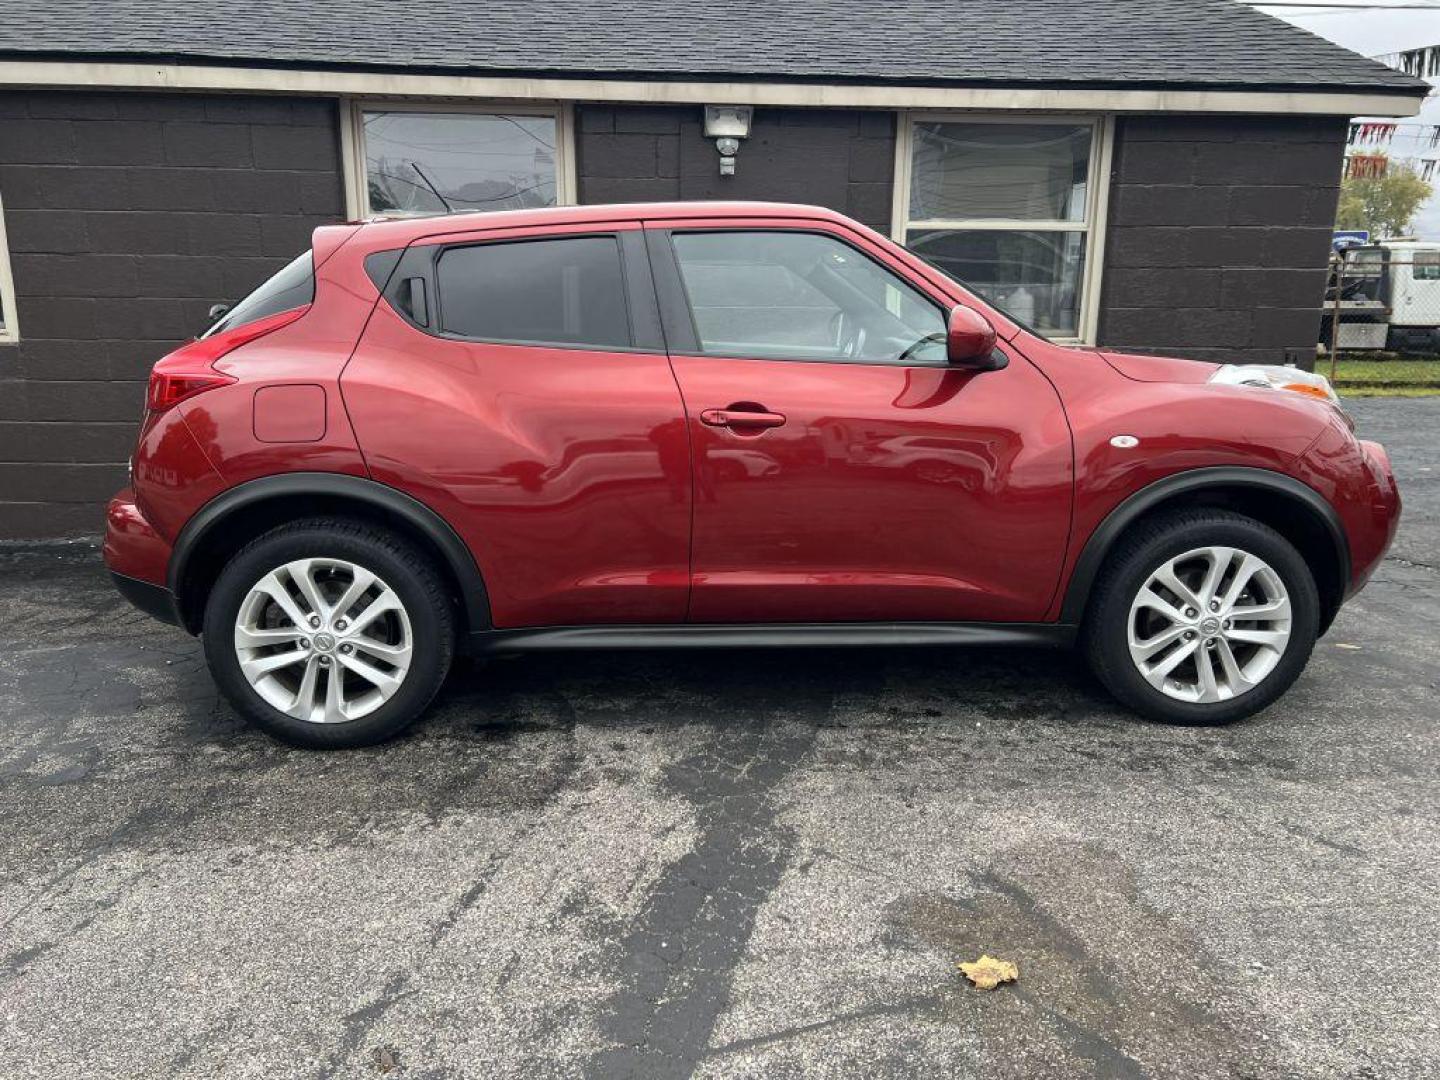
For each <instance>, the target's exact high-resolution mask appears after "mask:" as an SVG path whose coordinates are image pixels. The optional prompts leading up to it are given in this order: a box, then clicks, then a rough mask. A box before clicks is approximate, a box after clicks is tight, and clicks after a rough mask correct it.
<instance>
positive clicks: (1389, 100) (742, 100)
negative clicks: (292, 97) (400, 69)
mask: <svg viewBox="0 0 1440 1080" xmlns="http://www.w3.org/2000/svg"><path fill="white" fill-rule="evenodd" d="M3 85H10V86H55V87H88V88H94V87H108V88H113V89H124V90H210V91H226V92H232V93H271V94H314V95H332V94H334V95H349V94H354V95H363V96H366V97H389V96H396V97H425V98H441V97H454V98H484V99H487V100H497V99H498V100H512V101H616V102H651V103H666V104H694V105H703V104H707V103H709V104H713V103H714V102H717V101H720V102H724V103H725V104H727V105H772V106H773V105H784V106H797V107H809V108H827V107H828V108H860V109H984V110H986V111H992V112H993V111H997V110H1026V111H1052V110H1064V111H1069V112H1199V113H1271V114H1308V115H1325V116H1414V115H1415V114H1416V113H1417V112H1419V111H1420V104H1421V102H1422V100H1423V99H1422V98H1420V97H1407V96H1405V95H1403V94H1377V93H1331V92H1321V91H1316V92H1309V91H1306V92H1284V93H1275V92H1264V91H1245V90H1218V89H1216V90H1140V89H1136V90H1094V89H1086V88H1084V87H1058V86H1057V87H1054V88H1010V89H1005V88H974V87H937V86H888V85H887V86H846V85H836V84H818V83H809V84H805V83H767V82H664V81H654V82H644V81H630V80H621V79H567V78H513V77H498V76H497V77H491V76H485V75H407V74H386V73H381V72H352V71H328V70H295V69H289V68H244V67H216V66H203V65H191V64H128V63H108V62H71V61H52V60H5V61H0V86H3Z"/></svg>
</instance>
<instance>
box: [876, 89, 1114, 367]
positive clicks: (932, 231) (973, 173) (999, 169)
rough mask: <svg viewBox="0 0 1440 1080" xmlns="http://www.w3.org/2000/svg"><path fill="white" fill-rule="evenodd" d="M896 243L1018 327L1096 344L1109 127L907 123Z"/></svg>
mask: <svg viewBox="0 0 1440 1080" xmlns="http://www.w3.org/2000/svg"><path fill="white" fill-rule="evenodd" d="M900 130H901V138H900V140H899V142H900V147H899V153H900V158H899V160H898V162H897V166H896V180H897V182H896V200H895V201H896V215H895V217H896V220H895V238H896V239H897V240H899V241H900V242H901V243H903V244H904V245H905V246H907V247H909V248H910V249H911V250H913V251H915V252H916V253H917V254H919V255H922V256H923V257H925V258H926V259H929V260H930V261H931V262H933V263H935V264H936V265H937V266H939V267H940V268H941V269H943V270H945V271H946V272H947V273H949V274H951V275H953V276H954V277H956V278H959V279H960V280H961V281H963V282H964V283H965V284H966V285H968V286H970V287H971V288H972V289H974V290H975V292H977V293H979V294H980V295H981V296H983V297H985V298H986V299H987V300H990V301H992V302H994V303H995V304H996V305H998V306H999V307H1001V308H1003V309H1004V310H1005V311H1007V312H1008V313H1009V314H1011V315H1013V316H1014V317H1015V318H1016V319H1018V320H1019V321H1020V322H1023V323H1025V324H1027V325H1029V326H1033V327H1034V328H1035V329H1037V330H1039V331H1040V332H1041V333H1043V334H1045V335H1047V336H1049V337H1053V338H1056V339H1057V340H1061V341H1093V340H1094V332H1095V311H1096V302H1097V299H1098V297H1097V295H1096V294H1097V293H1098V289H1099V262H1100V256H1101V252H1100V250H1099V249H1100V243H1101V238H1102V236H1103V232H1102V222H1101V219H1102V217H1103V214H1104V190H1103V189H1104V186H1105V185H1104V183H1103V181H1102V179H1101V178H1102V177H1104V176H1106V175H1107V172H1106V171H1105V170H1106V162H1107V159H1108V154H1109V143H1108V137H1109V135H1108V128H1107V125H1106V123H1105V121H1104V120H1102V119H1098V118H1089V119H1074V118H1069V117H1064V118H1061V117H1040V116H1037V117H1034V118H1026V119H1022V120H1014V119H1004V120H1000V119H996V120H990V119H988V118H975V117H969V116H953V115H952V116H920V115H911V116H908V117H905V118H903V120H902V124H901V129H900Z"/></svg>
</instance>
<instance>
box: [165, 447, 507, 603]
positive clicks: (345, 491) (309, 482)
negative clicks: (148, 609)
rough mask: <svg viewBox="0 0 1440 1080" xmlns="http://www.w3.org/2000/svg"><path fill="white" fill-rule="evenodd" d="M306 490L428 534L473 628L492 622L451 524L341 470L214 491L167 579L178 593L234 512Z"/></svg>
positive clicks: (184, 533)
mask: <svg viewBox="0 0 1440 1080" xmlns="http://www.w3.org/2000/svg"><path fill="white" fill-rule="evenodd" d="M297 495H302V496H303V495H309V496H317V495H320V496H332V497H336V498H341V499H345V500H347V501H350V502H358V503H364V504H367V505H369V506H372V507H374V508H376V509H378V510H381V511H383V512H385V513H387V514H392V515H394V516H395V517H398V518H399V519H400V520H402V521H404V522H405V523H406V524H407V525H409V526H410V527H411V528H413V529H415V530H416V531H417V532H419V533H420V534H421V535H423V536H424V537H425V538H426V539H427V540H429V541H430V542H431V543H432V544H433V545H434V546H435V548H436V550H437V551H439V552H440V555H441V557H442V558H443V559H444V560H445V564H446V568H447V569H448V570H449V571H450V573H451V574H452V575H453V576H454V578H455V580H456V581H457V582H459V583H460V593H461V595H460V598H459V599H460V602H461V603H462V604H463V605H464V609H465V615H466V621H467V622H468V624H469V627H470V629H471V630H472V631H475V630H488V629H490V628H491V625H492V624H491V620H490V597H489V593H488V592H487V591H486V589H485V581H484V578H482V577H481V575H480V568H479V566H477V565H476V563H475V556H474V555H473V554H471V552H470V549H469V547H467V546H466V544H465V541H463V540H461V539H460V536H459V534H458V533H456V531H455V529H454V528H453V527H452V526H451V525H450V523H449V522H447V521H446V520H445V519H444V518H442V517H441V516H440V515H439V514H437V513H436V512H435V511H434V510H432V509H430V507H428V506H426V505H425V504H424V503H422V502H420V501H419V500H418V499H416V498H414V497H412V496H410V495H407V494H405V493H404V492H403V491H399V490H397V489H396V488H393V487H390V486H389V485H387V484H381V483H378V482H376V481H374V480H367V479H365V478H364V477H361V476H350V475H348V474H345V473H328V472H293V473H281V474H279V475H277V476H265V477H261V478H260V479H258V480H248V481H246V482H245V483H243V484H237V485H235V486H234V487H232V488H227V489H226V490H225V491H223V492H221V493H220V494H219V495H216V496H215V497H214V498H213V499H211V500H210V501H209V502H208V503H206V504H205V505H204V506H202V507H201V508H200V509H199V510H197V511H196V512H195V514H194V516H193V517H191V518H190V520H189V521H188V522H186V523H185V527H184V528H182V529H181V530H180V535H179V536H177V537H176V539H175V545H174V547H173V549H172V550H171V554H170V567H169V571H168V584H169V587H170V592H171V593H172V594H173V595H174V596H175V597H176V600H177V601H179V600H180V599H181V589H182V587H183V586H184V583H185V571H186V568H187V564H188V563H189V561H190V559H191V557H192V556H193V555H194V553H195V551H196V550H197V549H198V548H199V546H200V544H201V541H202V540H203V539H204V538H205V537H206V536H207V535H209V534H210V533H211V532H212V530H214V529H215V528H217V527H220V526H222V525H223V524H224V523H225V522H226V521H227V520H229V519H230V518H231V516H232V515H233V514H236V513H239V512H242V511H244V510H245V509H246V508H247V507H251V506H255V505H256V504H258V503H262V502H266V501H268V500H270V499H274V498H279V497H286V496H297Z"/></svg>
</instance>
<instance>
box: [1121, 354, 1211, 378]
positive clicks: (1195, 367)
mask: <svg viewBox="0 0 1440 1080" xmlns="http://www.w3.org/2000/svg"><path fill="white" fill-rule="evenodd" d="M1096 352H1098V353H1099V354H1100V357H1101V359H1103V360H1104V361H1105V362H1106V363H1107V364H1109V365H1110V366H1111V367H1112V368H1114V369H1115V370H1116V371H1118V372H1119V373H1120V374H1121V375H1124V376H1125V378H1127V379H1134V380H1135V381H1136V382H1170V383H1203V382H1205V381H1207V380H1208V379H1209V378H1210V376H1211V375H1214V374H1215V372H1216V370H1217V369H1218V368H1219V367H1220V365H1219V364H1212V363H1209V362H1207V361H1204V360H1181V359H1179V358H1178V357H1174V356H1140V355H1137V354H1133V353H1119V352H1105V351H1104V350H1102V349H1097V350H1096Z"/></svg>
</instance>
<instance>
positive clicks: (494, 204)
mask: <svg viewBox="0 0 1440 1080" xmlns="http://www.w3.org/2000/svg"><path fill="white" fill-rule="evenodd" d="M347 107H348V108H349V110H350V117H349V122H348V124H347V125H346V127H347V131H348V134H349V139H348V142H349V143H350V146H349V147H348V149H347V154H346V158H347V168H348V169H349V171H350V176H351V183H350V202H351V207H350V210H351V213H352V214H353V215H354V216H358V217H372V216H375V215H387V216H388V215H393V216H408V215H421V214H446V213H452V212H456V211H462V210H523V209H528V208H531V207H540V206H556V205H559V204H564V203H570V202H573V201H574V199H573V197H572V195H571V192H572V190H573V186H574V185H573V181H572V179H571V177H570V161H571V160H572V155H571V154H570V152H569V145H568V144H569V139H570V133H569V122H568V120H569V116H568V112H567V110H565V109H564V108H561V107H555V108H550V109H538V110H537V109H529V108H518V107H517V108H510V107H506V108H504V109H494V110H489V109H476V108H467V107H465V106H459V105H450V104H445V105H427V106H417V105H410V104H404V105H401V104H394V103H378V102H368V103H358V102H357V103H349V104H348V106H347Z"/></svg>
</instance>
